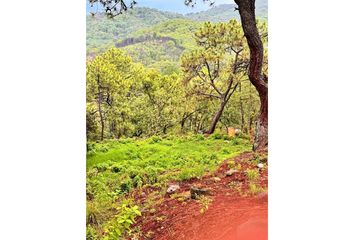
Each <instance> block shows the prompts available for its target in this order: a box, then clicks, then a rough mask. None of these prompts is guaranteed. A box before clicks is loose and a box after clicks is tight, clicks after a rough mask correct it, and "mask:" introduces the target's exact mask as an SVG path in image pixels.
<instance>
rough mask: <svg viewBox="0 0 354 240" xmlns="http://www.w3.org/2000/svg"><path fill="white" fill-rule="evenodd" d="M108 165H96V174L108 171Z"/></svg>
mask: <svg viewBox="0 0 354 240" xmlns="http://www.w3.org/2000/svg"><path fill="white" fill-rule="evenodd" d="M108 167H109V165H108V164H107V163H99V164H97V165H96V169H97V171H98V172H104V171H106V170H107V169H108Z"/></svg>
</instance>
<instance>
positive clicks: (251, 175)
mask: <svg viewBox="0 0 354 240" xmlns="http://www.w3.org/2000/svg"><path fill="white" fill-rule="evenodd" d="M246 176H247V179H248V180H249V181H255V180H257V179H258V178H259V171H258V170H257V169H247V170H246Z"/></svg>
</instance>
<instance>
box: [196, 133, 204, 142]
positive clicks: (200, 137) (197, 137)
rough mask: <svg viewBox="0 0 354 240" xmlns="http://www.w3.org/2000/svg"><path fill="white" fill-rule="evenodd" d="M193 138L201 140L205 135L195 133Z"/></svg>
mask: <svg viewBox="0 0 354 240" xmlns="http://www.w3.org/2000/svg"><path fill="white" fill-rule="evenodd" d="M194 138H195V140H198V141H203V140H205V137H204V135H202V134H197V135H195V137H194Z"/></svg>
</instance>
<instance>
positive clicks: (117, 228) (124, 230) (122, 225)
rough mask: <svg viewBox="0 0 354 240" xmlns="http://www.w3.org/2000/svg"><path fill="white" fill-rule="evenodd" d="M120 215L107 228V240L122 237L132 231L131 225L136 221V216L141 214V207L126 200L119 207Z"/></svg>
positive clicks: (115, 239)
mask: <svg viewBox="0 0 354 240" xmlns="http://www.w3.org/2000/svg"><path fill="white" fill-rule="evenodd" d="M117 210H118V212H119V213H118V215H116V216H115V218H114V219H113V220H112V221H111V222H110V223H109V225H108V227H107V228H106V233H107V235H106V236H105V238H104V239H105V240H117V239H122V237H123V236H124V235H126V234H130V233H131V225H132V224H134V223H135V218H136V217H138V216H141V212H140V211H139V207H138V206H136V205H132V204H131V200H125V201H123V202H122V203H121V205H120V206H119V207H118V208H117Z"/></svg>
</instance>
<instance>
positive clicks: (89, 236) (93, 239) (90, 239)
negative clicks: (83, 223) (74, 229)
mask: <svg viewBox="0 0 354 240" xmlns="http://www.w3.org/2000/svg"><path fill="white" fill-rule="evenodd" d="M86 240H98V237H97V233H96V230H95V229H94V228H93V227H92V226H91V225H88V226H87V228H86Z"/></svg>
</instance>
